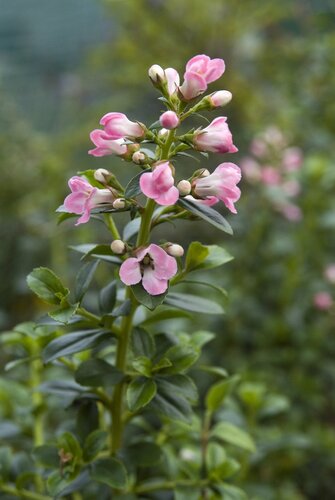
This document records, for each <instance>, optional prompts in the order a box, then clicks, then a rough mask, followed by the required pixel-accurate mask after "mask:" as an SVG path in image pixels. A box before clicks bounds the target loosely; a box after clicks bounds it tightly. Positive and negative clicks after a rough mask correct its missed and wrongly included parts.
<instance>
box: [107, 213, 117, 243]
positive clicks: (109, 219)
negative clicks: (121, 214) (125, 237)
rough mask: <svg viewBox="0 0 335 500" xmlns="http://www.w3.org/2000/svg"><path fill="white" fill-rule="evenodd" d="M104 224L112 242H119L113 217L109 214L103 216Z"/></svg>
mask: <svg viewBox="0 0 335 500" xmlns="http://www.w3.org/2000/svg"><path fill="white" fill-rule="evenodd" d="M105 222H106V226H107V227H108V229H109V230H110V232H111V233H112V236H113V238H114V240H120V239H121V236H120V233H119V231H118V228H117V227H116V224H115V222H114V219H113V216H112V215H111V214H105Z"/></svg>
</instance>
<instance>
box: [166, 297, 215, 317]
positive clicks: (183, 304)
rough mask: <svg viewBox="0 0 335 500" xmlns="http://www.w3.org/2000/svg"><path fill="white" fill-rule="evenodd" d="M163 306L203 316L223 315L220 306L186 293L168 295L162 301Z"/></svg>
mask: <svg viewBox="0 0 335 500" xmlns="http://www.w3.org/2000/svg"><path fill="white" fill-rule="evenodd" d="M164 304H168V305H170V306H174V307H178V308H179V309H185V310H186V311H192V312H198V313H204V314H223V313H224V310H223V308H222V307H221V305H219V304H217V303H216V302H213V301H212V300H209V299H204V298H203V297H198V296H197V295H191V294H188V293H169V294H168V295H167V297H166V298H165V300H164Z"/></svg>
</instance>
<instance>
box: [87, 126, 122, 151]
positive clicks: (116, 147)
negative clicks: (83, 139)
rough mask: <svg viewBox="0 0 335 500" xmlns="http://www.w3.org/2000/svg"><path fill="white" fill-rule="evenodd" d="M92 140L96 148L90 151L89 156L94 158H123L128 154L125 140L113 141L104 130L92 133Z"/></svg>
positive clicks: (96, 130)
mask: <svg viewBox="0 0 335 500" xmlns="http://www.w3.org/2000/svg"><path fill="white" fill-rule="evenodd" d="M90 139H91V141H92V142H93V144H94V145H95V146H96V148H94V149H90V150H89V152H88V153H89V154H90V155H93V156H107V155H113V154H115V155H118V156H122V155H124V154H126V152H127V146H126V144H124V142H123V139H117V140H112V139H111V138H110V137H109V136H108V135H107V134H106V132H105V131H104V130H100V129H95V130H92V132H91V133H90Z"/></svg>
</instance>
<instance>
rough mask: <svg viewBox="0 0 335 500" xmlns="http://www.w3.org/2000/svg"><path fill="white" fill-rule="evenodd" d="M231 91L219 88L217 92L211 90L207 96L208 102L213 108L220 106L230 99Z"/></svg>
mask: <svg viewBox="0 0 335 500" xmlns="http://www.w3.org/2000/svg"><path fill="white" fill-rule="evenodd" d="M232 97H233V95H232V93H231V92H229V90H219V91H218V92H213V94H211V95H210V96H208V98H209V102H210V104H211V105H212V107H213V108H218V107H220V106H225V105H226V104H228V102H230V101H231V100H232Z"/></svg>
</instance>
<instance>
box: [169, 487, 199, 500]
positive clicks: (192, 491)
mask: <svg viewBox="0 0 335 500" xmlns="http://www.w3.org/2000/svg"><path fill="white" fill-rule="evenodd" d="M200 495H201V490H200V489H199V488H196V487H195V486H177V488H176V489H175V491H174V500H199V498H201V496H200Z"/></svg>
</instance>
